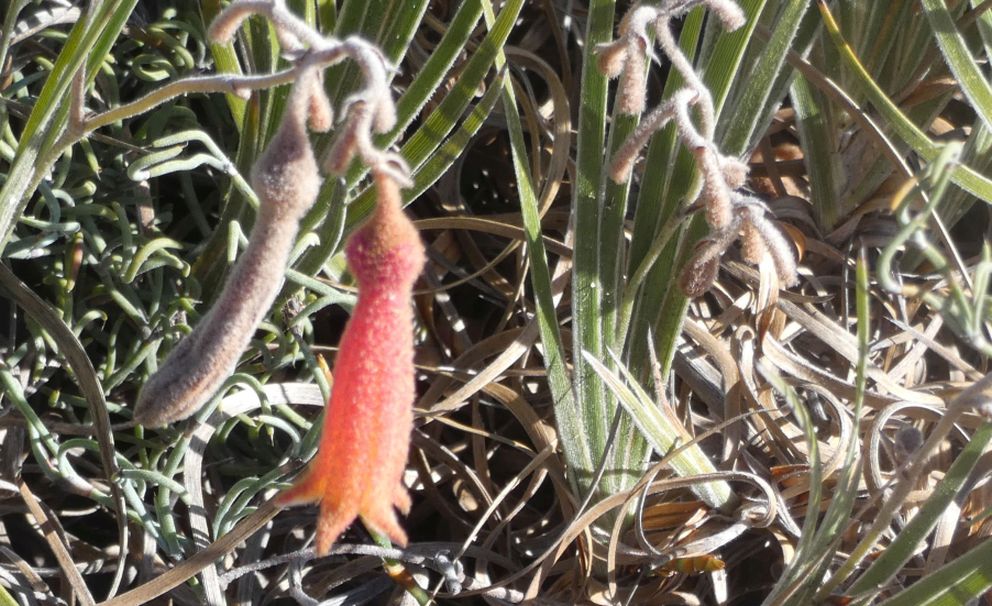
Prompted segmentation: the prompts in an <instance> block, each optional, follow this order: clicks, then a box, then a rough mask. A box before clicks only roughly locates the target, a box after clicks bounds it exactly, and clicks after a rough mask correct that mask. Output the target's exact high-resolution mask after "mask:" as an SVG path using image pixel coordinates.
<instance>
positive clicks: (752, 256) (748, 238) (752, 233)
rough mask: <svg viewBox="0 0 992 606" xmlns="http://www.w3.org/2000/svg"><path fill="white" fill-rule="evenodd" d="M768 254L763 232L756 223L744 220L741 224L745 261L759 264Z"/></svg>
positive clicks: (742, 254) (742, 250) (742, 249)
mask: <svg viewBox="0 0 992 606" xmlns="http://www.w3.org/2000/svg"><path fill="white" fill-rule="evenodd" d="M767 254H768V247H767V246H765V239H764V237H762V235H761V232H759V231H758V228H757V227H755V225H754V223H752V222H751V221H748V220H744V221H743V222H742V224H741V258H742V259H744V262H745V263H750V264H751V265H757V264H758V263H760V262H761V260H762V259H763V258H765V255H767Z"/></svg>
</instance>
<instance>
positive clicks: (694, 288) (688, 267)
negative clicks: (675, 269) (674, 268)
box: [679, 240, 720, 299]
mask: <svg viewBox="0 0 992 606" xmlns="http://www.w3.org/2000/svg"><path fill="white" fill-rule="evenodd" d="M719 272H720V255H719V254H715V247H714V246H713V243H712V242H709V241H706V240H703V241H701V242H699V243H698V244H697V245H696V250H695V252H694V253H693V255H692V258H690V259H689V261H688V262H687V263H686V264H685V267H684V268H682V273H681V274H679V288H681V289H682V292H683V293H685V296H687V297H689V298H690V299H694V298H696V297H701V296H703V295H704V294H706V291H708V290H709V289H710V287H711V286H713V283H714V282H715V281H716V277H717V274H719Z"/></svg>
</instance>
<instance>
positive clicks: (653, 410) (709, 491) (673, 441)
mask: <svg viewBox="0 0 992 606" xmlns="http://www.w3.org/2000/svg"><path fill="white" fill-rule="evenodd" d="M609 353H610V356H611V357H612V358H613V360H614V363H616V367H617V369H618V370H619V371H620V373H621V375H622V378H621V376H618V375H617V374H616V373H614V371H612V370H610V369H609V368H608V367H607V366H606V364H604V363H603V362H601V361H600V360H597V359H596V358H595V357H594V356H593V355H592V354H590V353H589V352H583V356H584V357H585V359H586V362H588V363H589V365H590V366H591V367H592V369H593V370H594V371H595V372H596V374H597V375H599V377H600V378H601V379H603V382H604V383H605V384H606V386H607V387H608V388H609V390H610V391H611V392H612V393H613V395H614V396H616V398H617V400H618V401H619V402H620V404H621V405H622V406H623V407H624V409H625V410H626V411H627V413H628V414H629V415H630V418H631V419H633V422H634V424H635V425H636V426H637V428H638V429H639V430H640V431H641V433H642V434H643V435H644V437H645V438H647V440H648V441H649V442H650V443H651V445H652V446H653V447H654V449H655V452H657V453H658V454H659V455H660V456H665V455H667V454H668V453H670V452H671V451H672V450H674V449H676V448H678V447H680V446H683V445H684V444H686V443H687V442H689V441H691V440H692V436H691V435H689V432H687V431H686V430H685V429H684V428H683V427H682V425H681V424H680V423H679V421H678V419H673V418H671V417H669V416H666V415H665V414H664V413H662V410H661V408H659V406H658V405H657V404H655V403H654V402H653V401H652V400H651V396H649V395H648V394H647V392H645V391H644V388H642V387H641V386H640V385H639V384H638V383H637V381H636V380H634V377H633V375H631V374H630V371H628V370H627V369H626V368H625V367H624V365H623V364H621V363H619V360H618V359H617V357H616V355H615V354H614V353H613V352H609ZM670 465H671V466H672V469H674V470H675V472H676V473H677V474H678V475H679V476H681V477H683V478H692V477H693V476H697V475H702V474H709V473H716V467H714V466H713V462H712V461H710V459H709V457H707V456H706V453H704V452H703V450H702V449H701V448H700V447H699V445H698V444H694V445H693V446H691V447H689V448H687V449H685V450H683V451H682V452H680V453H679V454H678V455H676V456H674V457H673V458H672V460H671V462H670ZM692 490H693V492H694V493H696V496H698V497H699V498H700V499H702V500H703V501H705V502H706V504H707V505H709V506H710V507H713V508H714V509H718V510H721V511H726V510H727V509H728V508H730V507H731V506H732V505H733V504H734V503H736V501H737V498H736V496H735V495H734V493H733V491H732V490H731V489H730V484H728V483H727V482H704V483H700V484H695V485H693V487H692Z"/></svg>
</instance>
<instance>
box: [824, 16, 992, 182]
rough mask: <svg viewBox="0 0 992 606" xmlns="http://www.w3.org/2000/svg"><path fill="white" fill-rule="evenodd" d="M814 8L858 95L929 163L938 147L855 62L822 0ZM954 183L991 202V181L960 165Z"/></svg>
mask: <svg viewBox="0 0 992 606" xmlns="http://www.w3.org/2000/svg"><path fill="white" fill-rule="evenodd" d="M817 6H818V7H819V9H820V14H821V15H822V16H823V23H824V26H825V27H826V29H827V32H828V33H829V34H830V38H831V39H832V40H833V43H834V45H835V46H836V47H837V50H838V51H840V57H841V59H842V60H843V61H844V64H845V65H846V66H847V67H849V68H850V69H851V70H853V72H854V73H855V75H856V76H857V82H858V84H859V86H860V88H861V89H862V92H863V93H864V94H865V95H866V96H867V98H868V99H869V100H870V101H871V103H872V105H874V106H875V108H876V109H877V110H878V112H879V113H880V114H882V116H883V117H884V118H885V119H886V120H888V122H889V124H890V125H891V126H892V128H893V129H894V130H895V132H896V134H897V135H898V136H899V137H900V138H902V140H903V141H905V142H906V143H908V144H909V145H910V146H911V147H912V148H913V150H914V151H915V152H916V153H918V154H920V156H922V157H923V158H924V159H925V160H926V161H927V162H932V161H934V160H935V159H936V157H937V156H938V155H939V153H940V146H938V145H937V144H936V143H934V142H933V141H931V140H930V138H929V137H927V136H926V134H925V133H924V132H923V131H922V130H920V129H919V127H917V126H916V125H915V124H913V122H912V121H911V120H909V118H907V117H906V115H905V114H903V112H902V111H901V110H900V109H899V108H898V107H897V106H896V104H895V103H893V102H892V100H891V99H890V98H889V97H888V95H886V94H885V92H884V91H883V90H882V89H881V88H880V87H879V86H878V84H877V83H876V82H875V80H874V78H872V76H871V74H869V73H868V72H867V70H865V68H864V66H862V65H861V62H860V61H859V60H858V57H857V56H856V55H855V54H854V51H852V50H851V47H850V46H849V45H848V43H847V41H846V40H845V39H844V37H843V35H842V34H841V32H840V29H839V28H838V26H837V22H836V21H835V20H834V18H833V15H832V14H831V12H830V9H829V8H828V7H827V5H826V3H825V2H823V0H817ZM952 179H953V181H954V183H955V184H957V185H958V186H960V187H962V188H964V189H965V190H967V191H969V192H971V193H972V194H974V195H975V196H978V197H979V198H981V199H982V200H984V201H986V202H992V180H990V179H988V178H987V177H984V176H982V175H980V174H978V173H977V172H975V171H974V170H973V169H971V168H969V167H968V166H965V165H961V166H959V167H958V168H957V170H955V171H954V175H953V177H952Z"/></svg>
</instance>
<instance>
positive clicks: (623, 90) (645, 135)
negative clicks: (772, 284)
mask: <svg viewBox="0 0 992 606" xmlns="http://www.w3.org/2000/svg"><path fill="white" fill-rule="evenodd" d="M697 5H705V6H706V7H707V8H709V9H710V11H711V12H712V13H713V15H715V16H716V17H717V19H719V21H720V24H721V25H722V26H723V27H724V29H726V30H728V31H733V30H735V29H737V28H739V27H741V26H742V25H743V24H744V23H745V22H746V18H745V15H744V13H743V12H742V11H741V9H740V8H739V7H738V6H737V5H736V4H735V3H734V2H733V1H731V0H669V1H668V2H663V3H662V4H661V5H660V6H641V5H635V6H634V7H633V8H631V9H630V11H629V12H628V13H627V14H626V16H624V18H623V20H622V21H621V23H620V26H619V28H618V38H617V39H616V40H615V41H613V42H610V43H608V44H602V45H600V46H599V47H598V49H597V50H598V52H599V68H600V70H601V71H602V72H603V73H604V74H605V75H607V76H609V77H611V78H613V77H619V78H620V85H619V87H618V90H617V106H616V109H617V112H618V113H620V114H627V115H639V114H641V113H642V112H643V111H644V108H645V104H646V103H645V100H646V97H647V80H646V68H647V62H648V61H649V60H655V59H656V58H655V56H654V54H653V49H652V44H651V35H652V34H653V35H654V36H655V38H656V41H657V44H658V46H659V47H660V48H661V50H662V52H663V53H664V55H665V56H666V57H667V58H668V59H669V61H671V64H672V67H673V68H674V69H676V70H677V71H678V72H679V73H680V74H681V76H682V78H683V80H684V81H685V83H686V84H685V86H684V87H683V88H681V89H679V90H677V91H676V92H675V93H674V94H672V95H671V97H669V98H668V99H667V100H665V101H664V102H662V103H661V104H660V105H659V106H658V107H656V108H655V109H653V110H651V111H650V112H649V113H648V114H647V115H645V116H644V117H643V119H642V120H641V122H640V124H639V125H638V127H637V128H636V129H634V131H633V132H632V133H631V134H630V136H629V137H628V138H627V140H626V141H624V143H623V144H622V145H621V146H620V148H619V149H617V151H616V153H615V154H614V156H613V159H612V161H611V163H610V170H609V175H610V178H611V179H612V180H613V181H614V182H616V183H623V182H625V181H627V180H628V179H630V177H631V173H632V172H633V168H634V164H635V163H636V162H637V160H638V158H639V156H640V153H641V151H642V150H643V149H644V147H645V146H646V145H647V143H648V141H649V140H650V139H651V137H652V135H654V133H656V132H657V131H658V130H660V129H662V128H664V127H665V126H666V125H668V124H669V123H670V122H671V123H674V124H675V128H676V132H677V134H678V138H679V140H680V141H682V144H683V145H685V146H686V148H688V149H689V151H690V152H691V153H692V155H693V156H694V157H695V159H696V168H697V170H699V172H700V175H701V187H700V189H699V193H698V196H697V198H696V200H695V201H694V203H693V204H692V206H693V207H701V208H702V209H703V211H704V214H705V217H706V222H707V224H708V225H709V226H710V229H711V233H710V234H709V235H708V236H707V237H706V238H704V239H703V240H702V241H701V242H700V243H699V244H698V245H697V247H696V251H695V252H694V253H693V256H692V258H690V260H689V262H688V263H687V264H686V266H685V268H684V269H683V271H682V275H681V277H680V280H679V281H680V284H681V287H682V289H683V291H685V293H686V294H687V295H688V296H690V297H697V296H700V295H702V294H703V293H705V292H706V291H707V290H708V289H709V288H710V286H712V284H713V282H714V281H715V279H716V276H717V273H718V270H719V265H720V258H721V257H722V256H723V254H724V252H726V250H727V249H728V248H729V247H730V246H731V245H732V244H733V242H734V241H735V240H737V239H738V238H739V239H740V241H741V249H742V257H743V258H744V260H745V261H747V262H748V263H752V264H756V265H757V264H760V263H761V261H763V260H765V259H768V260H770V261H771V264H772V266H773V267H774V273H775V276H776V277H777V278H778V281H779V283H780V284H781V285H783V286H786V287H788V286H792V285H793V284H795V282H796V259H795V253H794V252H793V247H792V245H791V244H790V243H789V241H788V240H787V239H786V238H785V236H783V235H782V232H781V231H780V230H779V228H778V227H777V226H776V225H775V224H774V222H773V221H772V220H770V219H768V217H767V214H768V209H767V207H766V206H765V205H764V203H762V202H761V201H760V200H758V199H757V198H754V197H753V196H749V195H746V194H744V193H741V192H739V191H738V190H739V189H740V188H741V187H742V186H743V185H744V183H745V180H746V178H747V172H748V168H747V165H746V164H745V163H743V162H741V161H740V160H738V159H737V158H732V157H729V156H724V155H722V154H721V153H720V152H719V150H718V149H717V146H716V143H715V142H714V140H713V133H714V119H715V118H714V115H715V112H714V108H713V99H712V97H711V95H710V93H709V90H708V89H707V88H706V86H705V85H704V84H703V82H702V80H701V79H700V78H699V76H698V74H696V71H695V70H694V69H693V67H692V64H691V63H690V62H689V60H688V58H687V57H686V56H685V55H684V54H683V53H682V51H681V50H680V49H679V47H678V43H677V42H676V40H675V37H674V35H673V34H672V31H671V26H670V24H671V21H672V19H675V18H678V17H680V16H682V15H684V14H685V13H686V12H687V11H689V10H690V9H692V8H694V7H695V6H697ZM690 108H693V109H695V110H696V111H697V112H698V115H699V124H700V126H699V127H698V128H697V126H696V124H695V122H694V121H693V116H692V111H690Z"/></svg>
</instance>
